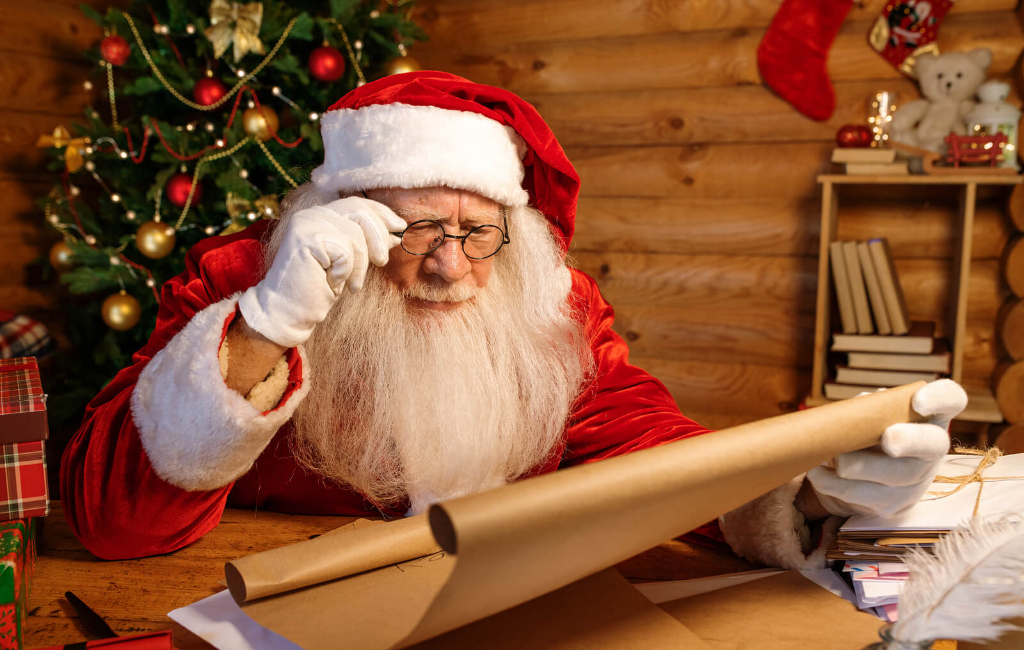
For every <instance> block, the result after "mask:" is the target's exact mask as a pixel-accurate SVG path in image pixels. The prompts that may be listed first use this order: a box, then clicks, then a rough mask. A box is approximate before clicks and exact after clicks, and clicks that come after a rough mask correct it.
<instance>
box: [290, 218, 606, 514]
mask: <svg viewBox="0 0 1024 650" xmlns="http://www.w3.org/2000/svg"><path fill="white" fill-rule="evenodd" d="M508 222H509V230H510V234H511V238H512V244H511V245H509V246H506V247H504V248H503V249H502V250H501V251H499V253H498V256H497V258H496V259H495V261H494V267H493V270H492V273H491V276H490V279H489V281H488V284H487V286H486V288H484V289H476V288H475V287H470V286H468V285H463V284H456V285H447V284H443V285H442V284H431V285H415V286H413V287H410V288H409V289H407V290H406V291H404V292H402V291H399V290H398V289H397V288H396V287H395V286H394V285H393V284H391V282H390V281H389V280H388V279H387V278H386V276H385V275H384V273H383V271H382V270H381V269H378V268H376V267H371V269H370V273H369V274H368V275H367V279H366V284H365V286H364V287H363V289H362V291H360V292H358V293H356V294H345V295H344V296H343V297H342V298H341V299H340V300H339V302H338V304H337V305H336V306H335V308H334V309H333V310H332V311H331V312H330V314H329V315H328V317H327V319H326V320H325V321H324V322H323V323H321V324H320V325H319V326H317V328H316V329H315V330H314V332H313V335H312V336H311V338H310V339H309V341H308V342H307V343H306V344H305V348H306V353H307V357H308V359H309V364H310V366H311V367H310V380H309V381H310V382H311V388H310V392H309V394H308V395H307V397H306V399H305V400H304V401H303V403H302V404H301V405H300V406H299V408H298V410H297V411H296V413H295V416H294V418H293V424H294V426H295V434H294V436H293V439H292V448H293V452H294V453H295V455H296V457H297V459H298V460H299V462H300V463H301V464H302V465H304V466H305V467H307V468H309V469H311V470H313V471H315V472H317V473H319V474H321V475H323V476H326V477H328V478H330V479H333V480H335V481H337V482H339V483H344V484H347V485H350V486H351V487H353V488H355V489H356V490H358V491H359V492H361V493H362V494H363V495H364V496H366V497H367V498H368V499H370V500H371V501H373V502H375V503H377V504H381V505H390V504H394V503H396V502H398V501H401V500H402V499H403V498H405V497H408V498H409V500H410V502H411V510H410V513H418V512H422V511H424V510H425V509H426V507H427V506H429V505H430V504H431V503H435V502H438V501H444V500H447V499H451V498H455V497H459V496H464V495H466V494H472V493H475V492H479V491H482V490H486V489H490V488H493V487H497V486H500V485H503V484H504V483H506V482H508V481H511V480H513V479H515V478H517V477H520V476H522V475H524V474H526V473H527V472H529V471H530V470H531V469H533V468H534V467H536V466H537V465H539V464H541V463H542V462H543V461H545V460H546V459H548V457H549V456H550V455H551V454H552V453H553V452H554V451H555V449H556V447H557V445H558V443H559V442H560V440H561V438H562V436H563V433H564V430H565V425H566V421H567V419H568V416H569V412H570V408H571V406H572V404H573V402H574V401H575V399H576V397H577V396H578V395H579V393H580V390H581V387H582V386H583V384H584V382H585V380H586V379H587V377H588V375H589V373H590V370H591V365H592V363H593V361H592V356H591V354H590V350H589V346H588V345H587V343H586V340H585V337H584V334H583V328H582V326H581V325H580V323H579V321H578V320H577V319H576V318H575V317H574V315H573V314H572V313H570V311H569V307H568V305H567V300H566V298H567V296H568V293H569V290H570V285H571V278H570V275H569V271H568V269H567V268H566V266H565V263H564V260H563V259H562V255H561V253H560V251H559V249H558V246H557V244H556V242H555V240H554V238H553V236H552V235H551V232H550V230H549V228H548V225H547V222H546V220H545V218H544V217H543V215H541V214H540V213H539V212H537V211H536V210H532V209H528V208H519V209H511V210H509V214H508ZM278 230H279V231H282V230H283V228H279V229H278ZM407 298H420V299H426V300H434V301H443V300H451V301H461V300H469V302H467V303H466V304H463V305H461V306H460V307H458V308H456V309H453V310H451V311H445V312H439V311H429V310H424V309H415V310H410V309H409V307H408V306H407V304H408V303H407Z"/></svg>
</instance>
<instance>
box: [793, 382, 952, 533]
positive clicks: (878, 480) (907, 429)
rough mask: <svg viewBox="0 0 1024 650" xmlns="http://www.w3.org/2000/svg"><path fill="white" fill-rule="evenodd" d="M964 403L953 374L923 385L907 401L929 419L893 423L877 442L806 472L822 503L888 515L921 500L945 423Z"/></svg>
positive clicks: (944, 447) (842, 510) (941, 448)
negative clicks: (950, 377)
mask: <svg viewBox="0 0 1024 650" xmlns="http://www.w3.org/2000/svg"><path fill="white" fill-rule="evenodd" d="M854 399H856V398H854ZM966 406H967V394H966V393H965V392H964V389H963V388H961V387H960V385H959V384H957V383H956V382H954V381H953V380H951V379H940V380H938V381H934V382H931V383H930V384H927V385H925V386H924V387H922V388H921V389H920V390H918V391H917V392H916V393H914V396H913V398H912V400H911V407H912V408H913V409H914V411H915V412H917V413H918V414H919V415H922V416H925V417H927V418H928V422H925V423H911V422H902V423H899V424H893V425H891V426H890V427H888V428H887V429H886V430H885V432H884V433H883V434H882V441H881V444H879V445H877V446H875V447H872V448H870V449H864V450H861V451H854V452H850V453H847V454H842V455H841V456H838V457H836V459H835V462H834V465H835V466H834V467H827V466H824V465H822V466H820V467H815V468H814V469H812V470H810V471H809V472H807V480H808V481H809V482H810V484H811V487H812V488H813V489H814V492H815V495H816V496H817V497H818V500H819V501H820V502H821V505H822V507H823V508H825V510H827V511H828V512H830V513H832V514H834V515H840V516H844V517H845V516H850V515H856V514H865V515H875V516H889V515H893V514H896V513H898V512H900V511H902V510H905V509H906V508H909V507H910V506H912V505H914V504H915V503H917V502H918V501H920V499H921V497H922V496H923V495H924V493H925V492H926V491H927V490H928V487H929V486H930V485H931V483H932V481H933V480H934V478H935V474H936V472H937V471H938V468H939V464H940V463H941V461H942V458H943V457H944V456H945V455H946V453H947V452H948V451H949V433H948V429H949V423H950V421H951V420H952V419H953V418H954V417H956V416H957V415H958V414H959V413H960V412H961V411H962V410H964V408H965V407H966Z"/></svg>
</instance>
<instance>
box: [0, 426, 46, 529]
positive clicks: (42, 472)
mask: <svg viewBox="0 0 1024 650" xmlns="http://www.w3.org/2000/svg"><path fill="white" fill-rule="evenodd" d="M49 513H50V492H49V489H48V487H47V484H46V452H45V451H44V450H43V441H42V440H37V441H35V442H16V443H14V444H10V445H0V521H6V520H9V519H21V518H23V517H45V516H46V515H48V514H49Z"/></svg>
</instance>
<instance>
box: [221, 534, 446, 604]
mask: <svg viewBox="0 0 1024 650" xmlns="http://www.w3.org/2000/svg"><path fill="white" fill-rule="evenodd" d="M440 549H441V547H440V546H438V544H437V542H435V541H434V536H433V535H432V534H431V532H430V526H429V525H428V524H427V519H426V517H425V516H422V515H421V516H419V517H408V518H406V519H399V520H396V521H392V522H388V523H384V522H381V521H374V520H370V519H357V520H356V521H353V522H352V523H350V524H347V525H345V526H342V527H341V528H338V529H336V530H332V531H331V532H329V533H325V534H323V535H320V536H319V537H316V538H314V539H311V540H309V541H306V542H299V543H298V544H292V545H290V546H283V547H281V548H277V549H274V550H272V551H265V552H263V553H256V554H255V555H248V556H246V557H243V558H239V559H237V560H232V561H231V562H228V563H227V564H225V565H224V574H225V576H226V578H227V582H228V589H230V590H231V596H232V597H233V598H234V599H235V602H237V603H238V604H242V603H244V602H246V601H251V600H256V599H257V598H264V597H266V596H272V595H274V594H280V593H284V592H286V591H292V590H294V589H300V588H302V587H308V586H309V585H315V584H319V583H321V582H327V581H328V580H336V579H338V578H343V577H345V576H350V575H354V574H356V573H362V572H363V571H369V570H371V569H377V568H380V567H382V566H388V565H389V564H396V563H398V562H406V561H408V560H411V559H413V558H417V557H423V556H424V555H430V554H431V553H436V552H437V551H439V550H440Z"/></svg>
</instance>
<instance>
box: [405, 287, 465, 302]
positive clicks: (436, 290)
mask: <svg viewBox="0 0 1024 650" xmlns="http://www.w3.org/2000/svg"><path fill="white" fill-rule="evenodd" d="M479 291H480V289H479V287H473V286H469V285H468V284H462V283H459V284H444V285H438V284H423V283H419V284H414V285H412V286H410V287H406V288H405V289H403V290H402V295H403V296H404V297H405V298H406V299H416V300H428V301H430V302H464V301H466V300H469V299H471V298H473V297H475V296H476V294H477V293H479Z"/></svg>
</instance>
